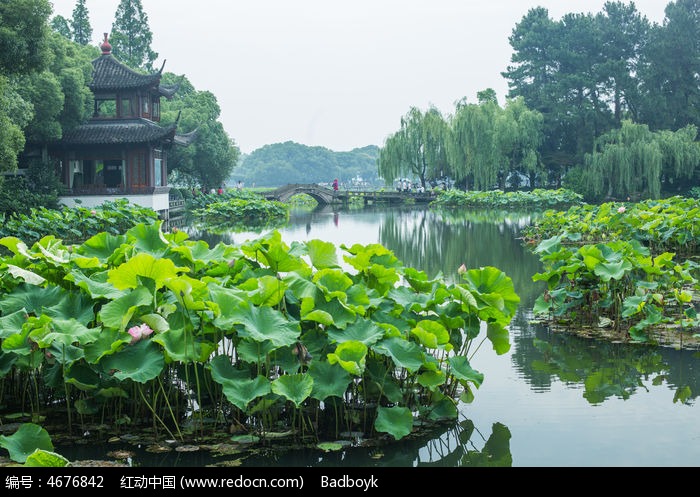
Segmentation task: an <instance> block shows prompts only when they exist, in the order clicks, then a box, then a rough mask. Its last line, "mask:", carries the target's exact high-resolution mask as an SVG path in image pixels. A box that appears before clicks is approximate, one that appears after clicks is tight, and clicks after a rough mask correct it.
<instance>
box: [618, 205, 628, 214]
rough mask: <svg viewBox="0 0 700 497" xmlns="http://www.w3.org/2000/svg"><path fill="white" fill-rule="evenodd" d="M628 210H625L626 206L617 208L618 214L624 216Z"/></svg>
mask: <svg viewBox="0 0 700 497" xmlns="http://www.w3.org/2000/svg"><path fill="white" fill-rule="evenodd" d="M626 210H627V209H625V206H624V205H621V206H620V207H618V208H617V212H618V213H619V214H622V213H623V212H625V211H626Z"/></svg>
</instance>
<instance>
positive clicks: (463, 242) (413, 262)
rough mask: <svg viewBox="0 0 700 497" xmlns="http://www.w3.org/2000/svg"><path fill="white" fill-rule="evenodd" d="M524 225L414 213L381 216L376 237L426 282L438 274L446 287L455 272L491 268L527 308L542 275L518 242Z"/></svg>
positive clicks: (480, 217)
mask: <svg viewBox="0 0 700 497" xmlns="http://www.w3.org/2000/svg"><path fill="white" fill-rule="evenodd" d="M526 219H529V218H527V217H526ZM526 224H527V223H518V222H517V220H514V219H510V218H506V217H504V215H501V216H495V217H494V216H493V215H492V216H490V217H489V216H485V215H479V213H475V212H466V213H463V215H462V216H459V215H457V214H455V213H449V216H448V215H447V214H445V213H441V212H435V211H431V210H427V209H426V210H420V209H414V210H412V211H396V212H394V211H386V214H385V216H384V217H383V218H382V221H381V226H380V231H379V233H380V243H381V244H382V245H384V246H385V247H387V248H389V249H391V250H392V251H393V252H394V253H395V254H396V256H397V257H398V258H399V259H400V260H401V261H402V262H403V263H404V264H405V265H407V266H412V267H415V268H417V269H421V270H423V271H425V272H426V273H427V275H428V276H429V277H434V276H435V275H437V274H438V273H440V272H442V273H443V274H444V275H445V277H446V278H448V279H450V280H451V281H459V279H458V275H457V269H458V268H459V266H460V265H462V264H465V266H466V267H467V269H474V268H479V267H483V266H494V267H496V268H498V269H500V270H502V271H503V272H505V273H506V274H507V275H508V276H509V277H510V278H511V279H512V280H513V285H514V286H515V291H516V293H517V294H518V295H519V296H520V298H521V302H522V303H523V305H526V306H529V307H531V306H532V304H534V301H535V299H536V298H537V296H538V295H539V294H540V291H541V286H540V285H539V284H536V283H534V282H533V281H532V276H533V275H534V274H535V273H537V272H539V271H541V265H540V262H539V259H538V258H537V257H536V256H535V255H534V254H532V253H530V252H529V251H528V250H527V249H526V248H525V247H524V246H523V245H522V243H521V241H520V240H519V239H518V236H519V232H520V230H521V229H522V227H523V226H524V225H526Z"/></svg>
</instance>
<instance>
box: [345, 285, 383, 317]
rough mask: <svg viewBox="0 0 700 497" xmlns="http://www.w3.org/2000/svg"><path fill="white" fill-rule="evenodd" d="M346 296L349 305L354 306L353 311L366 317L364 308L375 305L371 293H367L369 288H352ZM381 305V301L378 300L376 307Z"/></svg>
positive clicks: (360, 286) (362, 286)
mask: <svg viewBox="0 0 700 497" xmlns="http://www.w3.org/2000/svg"><path fill="white" fill-rule="evenodd" d="M346 295H347V302H346V303H347V305H349V306H352V308H353V310H355V311H357V312H358V313H359V314H362V315H364V314H365V311H364V308H365V307H368V306H371V305H372V304H373V303H372V300H371V299H370V295H369V293H367V288H366V287H365V286H364V285H353V286H351V287H350V288H348V290H347V292H346ZM380 303H381V299H376V302H375V305H379V304H380Z"/></svg>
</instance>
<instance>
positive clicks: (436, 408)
mask: <svg viewBox="0 0 700 497" xmlns="http://www.w3.org/2000/svg"><path fill="white" fill-rule="evenodd" d="M429 409H430V412H429V413H428V419H430V420H432V421H444V420H448V419H457V417H458V416H459V410H458V409H457V406H456V405H455V401H454V400H452V399H451V398H450V397H448V396H446V395H442V394H440V392H435V393H434V394H433V398H432V403H431V404H430V407H429Z"/></svg>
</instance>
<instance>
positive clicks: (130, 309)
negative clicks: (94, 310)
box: [100, 287, 153, 331]
mask: <svg viewBox="0 0 700 497" xmlns="http://www.w3.org/2000/svg"><path fill="white" fill-rule="evenodd" d="M152 304H153V295H152V294H151V292H150V291H148V289H147V288H146V287H138V288H136V289H135V290H133V291H131V292H129V293H127V294H126V295H124V296H123V297H119V298H118V299H116V300H113V301H112V302H109V303H107V304H105V305H103V306H102V309H101V310H100V321H102V323H103V324H104V325H105V326H107V327H108V328H116V329H118V330H119V331H124V329H125V328H126V326H127V325H128V324H129V322H130V321H131V318H132V316H133V315H134V313H135V312H136V311H138V310H139V307H141V306H150V305H152Z"/></svg>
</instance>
